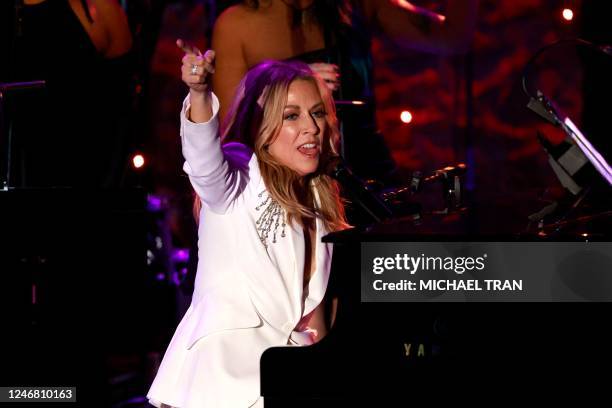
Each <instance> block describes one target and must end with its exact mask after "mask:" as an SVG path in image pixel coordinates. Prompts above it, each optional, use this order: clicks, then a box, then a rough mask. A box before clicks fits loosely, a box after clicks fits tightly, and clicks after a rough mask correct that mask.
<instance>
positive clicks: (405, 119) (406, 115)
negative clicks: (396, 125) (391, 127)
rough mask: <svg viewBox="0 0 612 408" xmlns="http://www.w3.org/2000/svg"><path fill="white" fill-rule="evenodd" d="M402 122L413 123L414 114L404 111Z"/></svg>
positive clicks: (401, 116) (401, 117) (401, 115)
mask: <svg viewBox="0 0 612 408" xmlns="http://www.w3.org/2000/svg"><path fill="white" fill-rule="evenodd" d="M400 120H401V121H402V122H404V123H410V122H412V113H410V112H408V111H407V110H405V111H402V113H401V114H400Z"/></svg>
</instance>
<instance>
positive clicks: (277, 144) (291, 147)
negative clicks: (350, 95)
mask: <svg viewBox="0 0 612 408" xmlns="http://www.w3.org/2000/svg"><path fill="white" fill-rule="evenodd" d="M326 114H327V113H326V112H325V106H324V105H323V100H322V99H321V95H320V94H319V90H318V88H317V86H316V85H315V84H314V83H313V82H311V81H307V80H303V79H298V80H295V81H293V82H292V83H291V84H290V85H289V91H288V93H287V104H286V105H285V108H284V110H283V123H282V126H281V129H280V132H279V133H278V135H277V136H276V138H275V139H274V141H273V142H272V143H271V144H270V145H269V146H268V152H269V153H270V154H271V155H272V157H274V158H275V159H276V161H278V162H279V163H281V164H283V165H285V166H286V167H289V168H290V169H291V170H293V171H295V172H296V173H298V174H299V175H300V176H305V175H307V174H310V173H313V172H315V171H316V170H317V167H318V166H319V156H320V154H321V143H322V142H323V140H322V139H323V135H325V133H326V130H327V121H326V118H325V116H326Z"/></svg>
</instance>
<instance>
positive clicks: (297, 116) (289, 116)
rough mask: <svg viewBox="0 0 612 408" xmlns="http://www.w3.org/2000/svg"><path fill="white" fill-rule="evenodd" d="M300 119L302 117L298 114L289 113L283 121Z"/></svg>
mask: <svg viewBox="0 0 612 408" xmlns="http://www.w3.org/2000/svg"><path fill="white" fill-rule="evenodd" d="M299 117H300V115H298V114H297V113H287V114H285V116H284V117H283V119H284V120H296V119H297V118H299Z"/></svg>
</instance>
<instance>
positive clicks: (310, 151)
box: [298, 142, 319, 158]
mask: <svg viewBox="0 0 612 408" xmlns="http://www.w3.org/2000/svg"><path fill="white" fill-rule="evenodd" d="M298 151H299V152H300V153H302V154H303V155H304V156H306V157H309V158H314V157H317V156H318V155H319V144H318V143H314V142H310V143H304V144H303V145H301V146H300V147H298Z"/></svg>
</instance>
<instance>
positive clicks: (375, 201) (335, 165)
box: [325, 156, 393, 222]
mask: <svg viewBox="0 0 612 408" xmlns="http://www.w3.org/2000/svg"><path fill="white" fill-rule="evenodd" d="M326 170H327V171H326V172H325V174H327V175H329V176H331V177H333V178H334V179H336V180H337V181H338V182H339V183H340V185H341V186H342V188H343V190H344V191H345V192H346V194H347V195H348V197H349V199H350V200H352V201H353V202H354V203H355V204H357V205H359V206H360V207H361V208H362V209H363V210H364V211H365V212H366V213H367V214H368V215H369V216H370V217H372V219H373V220H374V221H375V222H381V221H385V220H388V219H391V218H393V212H392V211H391V209H390V208H389V207H388V206H387V204H385V203H384V202H383V201H382V200H381V198H380V197H378V195H376V194H375V193H374V192H372V191H370V190H369V189H368V188H367V186H366V184H365V183H364V182H363V180H361V179H360V178H359V177H357V176H355V175H354V174H353V172H352V171H351V169H350V167H349V166H348V165H347V164H346V163H345V162H344V160H343V159H342V158H341V157H340V156H336V157H334V158H333V159H332V160H331V161H330V163H329V164H328V166H327V169H326Z"/></svg>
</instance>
